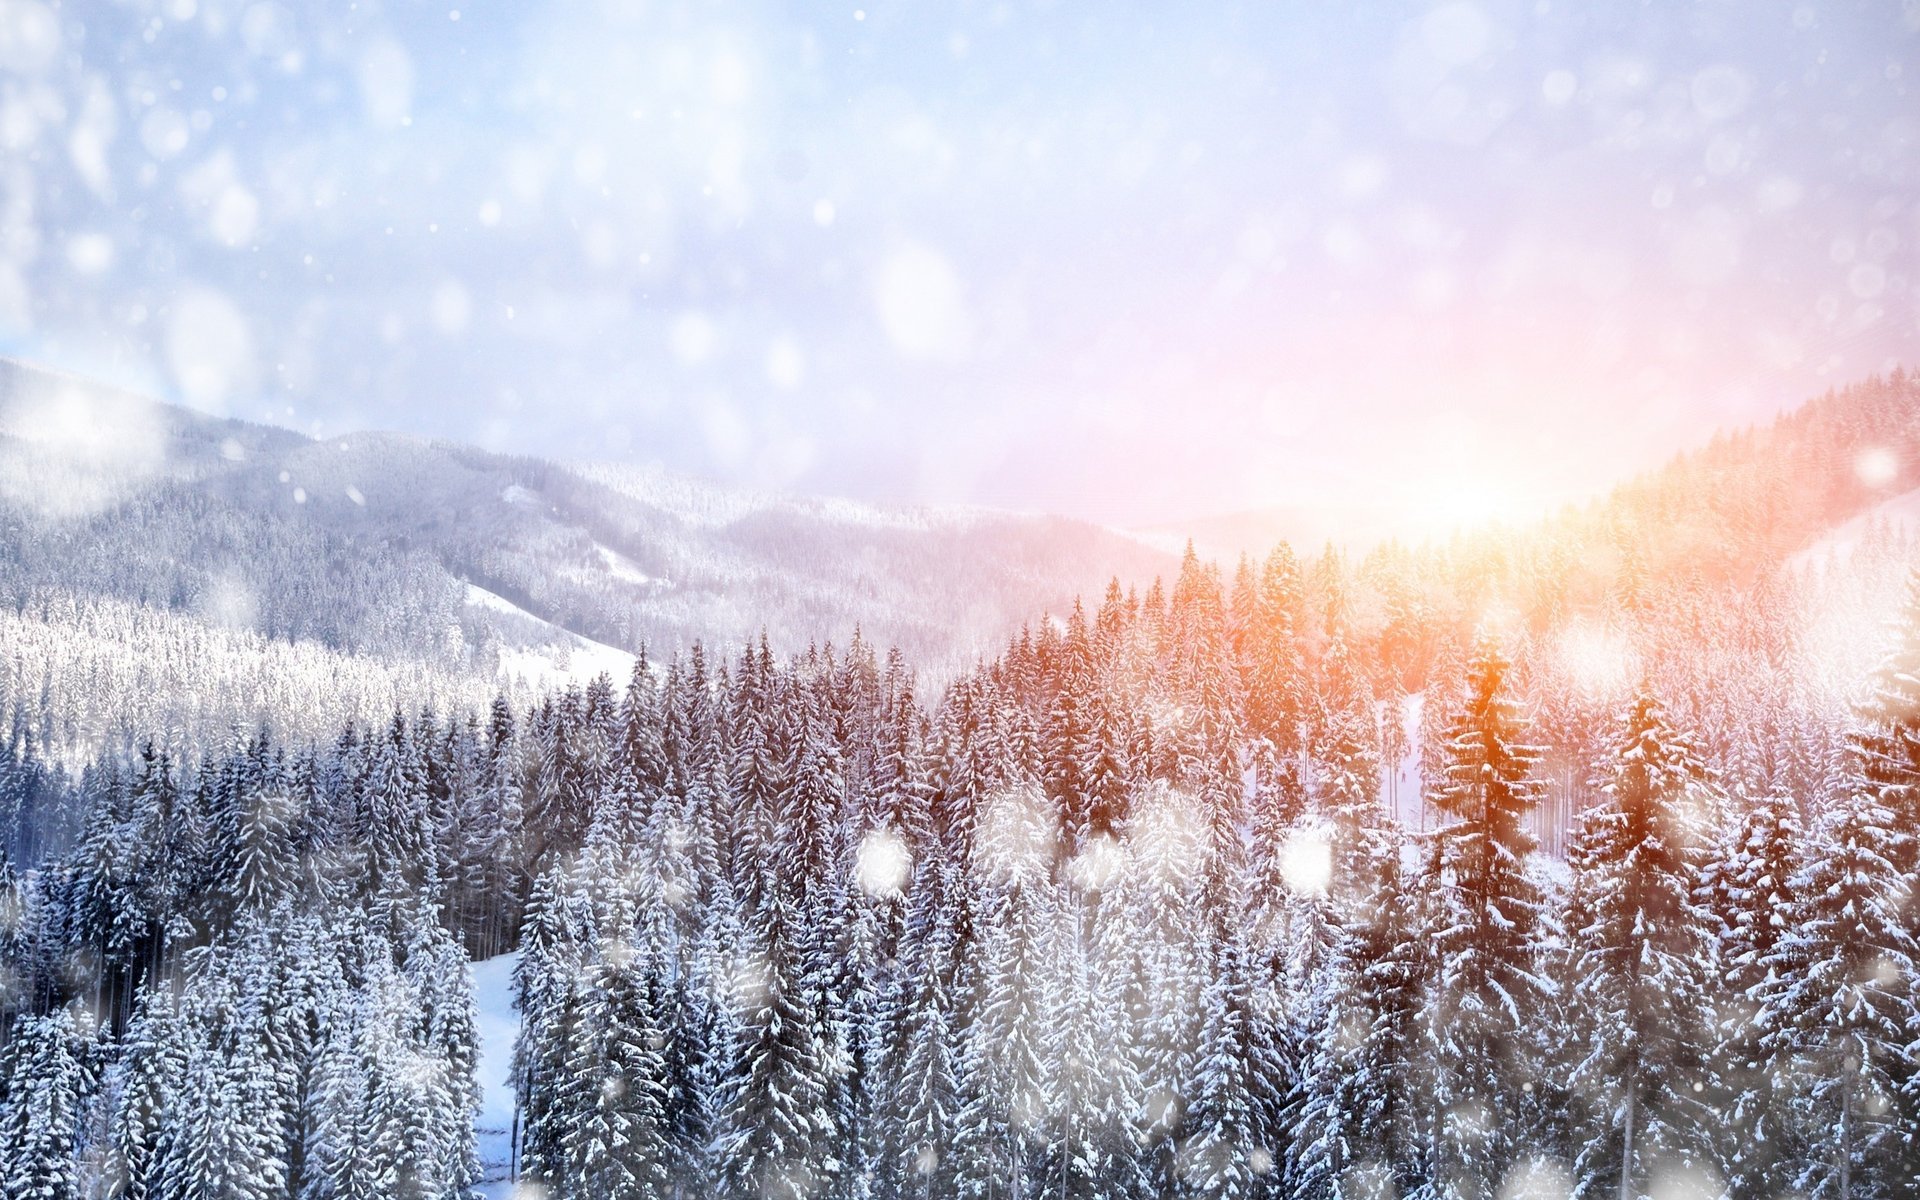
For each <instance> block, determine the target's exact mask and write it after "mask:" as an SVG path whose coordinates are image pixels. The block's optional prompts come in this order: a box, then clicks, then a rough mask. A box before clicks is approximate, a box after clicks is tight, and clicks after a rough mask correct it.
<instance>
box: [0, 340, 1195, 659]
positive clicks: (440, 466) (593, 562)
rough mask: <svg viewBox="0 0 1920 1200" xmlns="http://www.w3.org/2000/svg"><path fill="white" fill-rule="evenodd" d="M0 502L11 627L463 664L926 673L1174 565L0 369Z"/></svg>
mask: <svg viewBox="0 0 1920 1200" xmlns="http://www.w3.org/2000/svg"><path fill="white" fill-rule="evenodd" d="M0 505H4V511H5V513H6V525H5V553H6V556H7V558H8V559H9V560H10V562H11V563H12V565H13V569H12V570H11V571H9V572H8V579H7V580H6V582H5V583H4V584H3V585H0V587H3V588H4V590H5V592H6V598H7V600H8V601H9V602H10V603H12V604H14V605H16V606H17V605H18V604H19V603H20V599H21V597H23V596H24V595H26V594H27V593H29V592H31V591H33V590H34V589H36V588H46V587H60V588H67V589H72V590H74V591H76V592H79V593H81V594H85V595H89V596H97V597H111V598H115V599H120V600H126V601H132V602H135V603H139V604H147V605H154V606H158V607H161V608H167V609H172V610H177V611H185V612H190V613H193V614H196V615H198V616H199V617H202V618H204V619H206V620H208V621H210V622H212V623H214V624H225V625H239V626H245V627H248V628H252V629H255V630H257V631H259V632H260V633H263V634H265V635H267V636H269V637H275V638H291V639H301V638H306V639H313V640H317V641H319V642H321V643H324V644H325V645H327V646H330V647H333V648H336V649H341V650H356V651H368V652H373V653H379V654H405V655H409V656H413V657H423V658H439V657H445V656H446V655H447V654H449V653H452V654H454V655H455V657H462V656H464V658H465V659H466V660H468V661H470V662H475V663H478V662H481V660H483V659H485V658H487V657H488V656H489V655H495V654H498V653H499V652H500V651H501V650H502V649H504V650H506V651H508V652H509V655H510V656H511V654H512V652H514V651H516V650H519V649H524V648H529V647H531V648H535V649H538V650H542V651H547V652H558V651H562V650H566V649H572V650H577V651H578V650H584V651H587V652H589V653H592V652H594V651H595V650H596V648H597V647H602V646H604V647H612V648H614V649H615V650H617V651H621V652H632V651H636V650H638V649H639V648H640V647H641V646H642V645H643V644H651V645H653V646H655V647H659V646H663V645H671V646H680V645H684V644H687V643H690V642H692V641H694V640H697V639H704V640H706V641H707V642H709V643H717V644H721V645H729V646H730V645H733V644H737V643H739V642H742V641H745V640H748V639H752V638H755V637H757V636H759V634H760V633H761V632H762V631H763V630H764V631H765V633H766V634H767V636H768V638H769V640H770V641H771V643H772V644H773V646H774V647H775V648H776V649H777V650H781V651H792V650H799V649H804V648H805V647H806V645H807V644H809V643H810V642H815V641H823V640H834V641H845V640H846V639H847V638H848V637H849V636H851V634H852V633H853V631H854V630H855V629H856V628H860V629H861V631H862V633H863V635H864V636H865V637H867V638H868V639H869V640H873V641H876V642H878V643H880V644H883V645H894V646H898V647H900V648H901V650H902V651H903V652H905V653H906V654H908V655H909V656H910V657H911V658H913V659H914V660H915V661H916V662H918V663H921V664H923V665H926V666H930V667H936V668H937V667H940V666H942V665H948V664H953V663H958V662H963V661H965V660H967V659H969V658H971V657H972V656H974V655H976V654H979V653H982V652H988V651H991V650H994V649H996V648H998V646H1000V645H1001V644H1003V643H1004V641H1005V639H1006V637H1007V636H1008V635H1009V634H1010V633H1011V632H1012V631H1013V630H1014V629H1016V628H1017V627H1018V624H1019V622H1020V621H1021V620H1022V619H1023V618H1027V617H1031V616H1032V615H1034V614H1035V613H1036V612H1039V611H1042V610H1049V609H1051V610H1061V609H1063V608H1064V607H1065V606H1066V605H1068V604H1069V603H1070V602H1071V599H1072V597H1073V596H1074V595H1075V594H1077V593H1081V592H1090V591H1095V590H1097V589H1098V588H1100V587H1101V586H1103V585H1104V583H1105V581H1106V580H1107V579H1108V578H1109V577H1110V576H1111V575H1114V574H1118V575H1120V576H1122V577H1124V578H1129V579H1136V578H1137V579H1145V578H1149V577H1151V576H1153V575H1154V574H1156V573H1160V572H1163V571H1165V570H1166V569H1167V568H1168V567H1170V566H1171V565H1172V564H1173V561H1174V560H1173V559H1172V558H1171V557H1170V556H1168V555H1167V554H1165V553H1162V552H1160V551H1157V550H1155V549H1152V548H1150V547H1148V546H1147V545H1145V544H1143V543H1142V542H1140V541H1139V540H1136V539H1134V538H1131V537H1128V536H1126V535H1123V534H1120V533H1117V532H1114V531H1111V530H1107V529H1103V528H1100V527H1098V526H1095V525H1092V524H1088V523H1086V522H1081V521H1076V520H1070V519H1065V518H1057V517H1049V516H1030V515H1021V514H1013V513H1004V512H994V511H989V510H970V509H957V508H949V509H925V508H921V509H908V508H883V507H877V506H870V505H863V504H858V503H853V502H847V501H833V500H815V499H805V498H794V497H786V496H777V495H760V494H753V493H749V492H744V491H740V490H737V489H724V488H719V487H714V486H710V485H707V484H703V483H700V482H697V481H695V480H692V479H688V478H684V477H679V476H675V475H673V474H670V473H667V472H664V471H660V470H655V469H644V468H627V467H618V466H605V465H584V466H581V465H570V464H562V463H556V462H550V461H546V460H541V459H535V458H522V457H513V456H506V455H499V454H491V453H487V452H485V451H482V450H478V449H474V448H472V447H468V446H462V445H458V444H453V443H448V442H437V441H428V440H423V439H420V438H416V437H410V436H407V435H404V434H396V433H382V432H369V433H357V434H352V435H349V436H344V437H337V438H330V439H325V440H314V439H310V438H307V437H305V436H303V435H300V434H298V433H294V432H292V431H289V430H285V429H279V428H273V427H270V426H264V425H256V424H249V423H245V422H240V421H232V420H223V419H220V418H215V417H210V416H205V415H202V414H200V413H196V412H193V411H191V410H187V409H182V408H178V407H173V406H168V405H163V404H158V403H154V402H150V401H146V400H143V399H141V398H138V397H134V396H130V395H126V394H124V393H119V392H115V391H112V390H110V389H106V388H102V387H97V386H94V385H91V384H88V383H86V382H85V381H81V380H77V379H72V378H68V377H64V376H59V375H54V374H51V373H48V372H44V371H40V370H36V369H34V368H32V367H29V366H26V365H23V364H20V363H16V362H4V363H0ZM454 630H457V631H458V634H459V636H458V638H457V639H452V640H450V636H451V634H450V631H454ZM450 647H451V649H450ZM552 656H553V655H552V653H549V654H548V657H552ZM510 661H512V659H511V657H510Z"/></svg>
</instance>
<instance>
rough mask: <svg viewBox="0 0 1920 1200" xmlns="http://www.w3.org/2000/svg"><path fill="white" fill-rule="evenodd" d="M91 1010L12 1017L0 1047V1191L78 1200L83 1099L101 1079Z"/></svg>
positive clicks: (26, 1199)
mask: <svg viewBox="0 0 1920 1200" xmlns="http://www.w3.org/2000/svg"><path fill="white" fill-rule="evenodd" d="M91 1023H92V1022H91V1018H89V1017H86V1016H81V1017H78V1018H76V1016H75V1014H74V1011H73V1010H72V1009H70V1008H58V1009H55V1010H54V1011H53V1012H51V1013H48V1014H46V1015H45V1016H39V1017H34V1016H22V1017H18V1018H15V1021H14V1025H13V1029H12V1030H11V1031H10V1034H9V1037H8V1040H7V1042H6V1045H5V1046H4V1047H0V1194H4V1195H6V1196H8V1197H16V1196H17V1197H20V1198H21V1200H79V1198H80V1194H81V1193H80V1190H79V1189H80V1170H79V1162H78V1161H77V1158H76V1152H77V1151H78V1149H79V1136H80V1119H81V1107H82V1105H83V1104H84V1103H85V1102H86V1100H87V1098H88V1096H89V1095H90V1094H91V1093H92V1091H93V1088H94V1085H95V1082H96V1079H97V1074H98V1070H97V1062H96V1060H97V1058H98V1055H97V1053H96V1051H95V1048H94V1047H93V1046H92V1045H91V1042H92V1038H93V1034H92V1031H91V1029H90V1026H91Z"/></svg>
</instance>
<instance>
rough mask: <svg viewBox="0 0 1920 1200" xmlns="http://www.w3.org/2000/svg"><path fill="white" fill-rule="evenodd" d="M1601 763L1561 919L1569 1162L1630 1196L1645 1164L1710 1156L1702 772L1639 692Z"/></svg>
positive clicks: (1710, 959) (1691, 749)
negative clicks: (1569, 902)
mask: <svg viewBox="0 0 1920 1200" xmlns="http://www.w3.org/2000/svg"><path fill="white" fill-rule="evenodd" d="M1607 770H1608V775H1607V778H1606V780H1605V782H1604V783H1603V784H1602V791H1603V794H1604V796H1605V799H1604V800H1603V802H1602V803H1601V804H1599V805H1597V806H1596V807H1594V808H1591V809H1589V810H1587V812H1586V813H1585V814H1584V816H1583V817H1582V821H1581V826H1580V830H1579V834H1578V837H1577V841H1578V843H1579V853H1578V855H1577V857H1576V863H1577V866H1576V874H1575V877H1574V883H1573V887H1574V890H1575V893H1576V896H1577V899H1576V901H1575V908H1576V910H1577V913H1578V915H1577V917H1576V918H1575V919H1573V920H1570V921H1569V922H1568V934H1569V936H1570V938H1571V939H1572V958H1573V961H1572V971H1573V979H1572V988H1573V993H1572V1012H1573V1014H1574V1016H1575V1019H1576V1021H1577V1023H1578V1033H1577V1036H1578V1037H1579V1038H1580V1039H1581V1040H1580V1042H1579V1045H1580V1049H1581V1053H1580V1055H1579V1057H1578V1061H1577V1062H1576V1064H1575V1066H1574V1069H1573V1074H1572V1078H1571V1088H1572V1091H1573V1094H1574V1096H1575V1098H1576V1100H1577V1102H1578V1103H1581V1104H1583V1105H1584V1106H1585V1107H1586V1109H1587V1112H1588V1118H1587V1119H1588V1121H1589V1122H1590V1129H1591V1134H1590V1136H1588V1137H1587V1138H1585V1139H1583V1144H1582V1149H1581V1152H1580V1154H1579V1156H1578V1157H1577V1159H1576V1164H1575V1165H1576V1171H1577V1173H1578V1174H1579V1175H1580V1176H1581V1178H1582V1180H1583V1181H1584V1182H1585V1184H1586V1185H1587V1186H1590V1187H1595V1188H1597V1187H1599V1186H1600V1185H1601V1181H1603V1180H1609V1179H1611V1180H1616V1181H1617V1191H1618V1192H1619V1194H1620V1195H1621V1196H1623V1197H1631V1196H1633V1195H1635V1194H1637V1191H1638V1189H1639V1188H1640V1187H1641V1186H1642V1183H1641V1181H1642V1180H1643V1178H1645V1177H1646V1175H1647V1174H1648V1170H1647V1168H1646V1166H1645V1164H1649V1163H1665V1164H1667V1165H1668V1166H1670V1167H1688V1168H1693V1169H1704V1168H1706V1167H1708V1166H1709V1165H1710V1164H1709V1159H1710V1153H1709V1150H1710V1145H1711V1143H1710V1138H1709V1134H1710V1122H1711V1116H1710V1114H1709V1113H1708V1112H1707V1111H1706V1107H1705V1093H1706V1092H1707V1089H1708V1088H1709V1087H1714V1088H1715V1089H1716V1091H1717V1081H1716V1080H1714V1079H1712V1078H1711V1077H1710V1074H1709V1072H1710V1048H1711V1045H1712V1038H1711V1033H1710V1030H1711V1026H1712V1013H1711V1007H1710V1005H1711V999H1710V992H1709V987H1710V981H1711V980H1712V979H1713V978H1714V976H1715V974H1716V970H1715V960H1714V955H1713V950H1714V945H1713V941H1712V939H1711V936H1710V929H1709V926H1708V918H1707V915H1706V914H1705V913H1704V912H1703V911H1702V910H1701V909H1700V908H1699V906H1698V904H1697V902H1696V899H1695V897H1696V894H1697V892H1698V890H1699V885H1700V879H1701V862H1702V857H1703V837H1704V831H1703V830H1702V829H1701V827H1700V818H1699V813H1698V808H1699V806H1700V804H1701V801H1702V799H1703V793H1704V791H1705V788H1706V786H1707V772H1706V768H1705V767H1704V765H1703V764H1702V763H1701V761H1700V757H1699V753H1698V750H1697V749H1696V747H1695V744H1694V741H1693V739H1692V738H1690V737H1688V736H1686V735H1684V734H1682V733H1680V732H1679V731H1678V730H1676V729H1675V728H1674V727H1673V726H1672V725H1671V724H1670V723H1669V722H1668V720H1667V718H1666V715H1665V713H1664V712H1663V711H1662V709H1661V706H1660V704H1659V702H1658V701H1657V700H1655V699H1654V698H1653V697H1652V696H1651V695H1648V694H1646V693H1642V694H1641V695H1640V696H1639V697H1638V698H1636V699H1635V700H1634V702H1633V705H1632V707H1631V709H1630V711H1629V712H1628V714H1627V718H1626V729H1625V732H1624V736H1623V737H1622V739H1621V740H1620V742H1619V743H1618V745H1616V747H1615V748H1614V751H1613V754H1612V757H1611V760H1610V762H1609V764H1608V768H1607Z"/></svg>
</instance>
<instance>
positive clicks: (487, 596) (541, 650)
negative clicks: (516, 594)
mask: <svg viewBox="0 0 1920 1200" xmlns="http://www.w3.org/2000/svg"><path fill="white" fill-rule="evenodd" d="M467 603H468V604H470V605H474V606H476V607H479V608H485V609H487V610H489V611H491V612H496V613H500V614H503V615H505V616H509V617H513V618H516V620H517V623H519V624H520V627H521V628H523V629H528V630H532V631H535V632H536V633H537V634H539V635H543V640H541V641H540V642H538V643H537V644H525V645H518V646H502V647H501V648H500V677H501V678H502V679H521V680H524V681H526V682H527V683H530V684H532V685H534V686H536V687H553V686H556V685H558V684H564V683H567V682H570V681H573V682H585V681H586V680H589V679H592V678H593V677H594V676H596V675H599V674H601V673H602V672H605V673H606V674H608V675H611V676H612V677H613V680H614V682H615V683H616V684H617V683H623V682H624V681H625V680H626V678H627V676H629V675H631V674H632V673H633V663H634V656H633V655H631V654H629V653H627V652H626V651H625V650H622V649H620V648H619V647H618V646H609V645H607V644H606V643H605V642H596V641H594V640H592V639H591V638H583V637H581V636H580V635H579V634H576V633H570V632H568V631H567V630H565V629H562V628H560V627H559V626H558V625H555V624H553V623H552V622H550V621H545V620H542V619H541V618H539V617H537V616H535V615H534V614H532V613H530V612H528V611H527V610H526V609H524V608H521V607H520V606H519V605H517V604H515V603H514V602H513V601H511V600H509V599H507V598H506V597H505V596H501V595H498V594H496V593H494V592H490V591H488V590H487V589H486V588H483V587H481V586H479V585H478V584H473V583H469V584H468V585H467Z"/></svg>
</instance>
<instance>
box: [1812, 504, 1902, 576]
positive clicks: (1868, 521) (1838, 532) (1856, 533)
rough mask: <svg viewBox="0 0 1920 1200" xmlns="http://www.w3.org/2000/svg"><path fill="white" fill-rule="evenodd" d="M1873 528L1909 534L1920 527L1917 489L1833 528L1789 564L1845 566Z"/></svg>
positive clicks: (1877, 505) (1875, 506)
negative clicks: (1834, 564) (1837, 564)
mask: <svg viewBox="0 0 1920 1200" xmlns="http://www.w3.org/2000/svg"><path fill="white" fill-rule="evenodd" d="M1876 527H1881V528H1893V529H1903V530H1908V531H1911V530H1913V529H1916V528H1920V490H1916V491H1911V492H1902V493H1901V494H1900V495H1898V496H1894V497H1891V498H1890V499H1887V500H1882V501H1881V502H1880V503H1878V504H1876V505H1874V506H1873V507H1872V508H1869V509H1868V510H1867V511H1865V512H1863V513H1861V514H1859V515H1858V516H1856V517H1854V518H1853V519H1851V520H1849V521H1845V522H1843V523H1841V524H1839V525H1836V526H1834V527H1833V528H1832V529H1830V530H1828V531H1827V533H1826V535H1825V536H1824V537H1822V538H1820V539H1819V540H1818V541H1816V542H1814V543H1813V544H1812V545H1810V546H1808V547H1807V548H1806V549H1804V550H1802V551H1800V553H1798V554H1796V555H1794V556H1793V558H1792V559H1791V560H1790V561H1791V563H1792V565H1794V566H1796V567H1798V566H1806V565H1809V564H1810V565H1813V566H1825V565H1827V564H1828V563H1845V562H1846V561H1847V560H1848V559H1849V558H1851V557H1852V555H1853V552H1854V550H1855V549H1856V548H1858V546H1859V545H1860V543H1861V541H1862V540H1864V539H1865V538H1866V536H1867V534H1868V532H1869V531H1871V530H1873V529H1874V528H1876Z"/></svg>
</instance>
